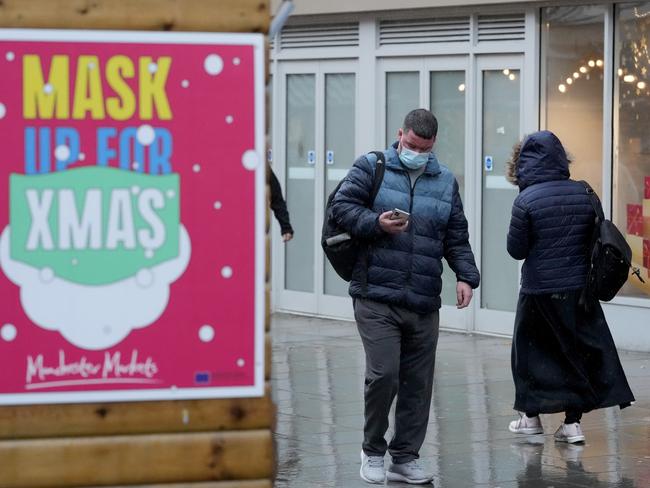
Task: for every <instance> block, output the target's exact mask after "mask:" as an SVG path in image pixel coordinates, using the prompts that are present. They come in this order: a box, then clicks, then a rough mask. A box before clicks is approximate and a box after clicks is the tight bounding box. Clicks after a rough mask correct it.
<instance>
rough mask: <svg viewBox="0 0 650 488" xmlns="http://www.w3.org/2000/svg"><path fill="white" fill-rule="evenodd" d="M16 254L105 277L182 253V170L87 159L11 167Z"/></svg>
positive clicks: (78, 277) (82, 276)
mask: <svg viewBox="0 0 650 488" xmlns="http://www.w3.org/2000/svg"><path fill="white" fill-rule="evenodd" d="M9 186H10V225H11V257H12V258H13V259H14V260H16V261H21V262H23V263H25V264H28V265H30V266H33V267H36V268H39V269H42V268H50V269H51V270H52V271H53V272H54V274H55V275H56V276H58V277H60V278H63V279H66V280H68V281H71V282H74V283H78V284H85V285H104V284H107V283H114V282H116V281H119V280H122V279H124V278H128V277H130V276H133V275H135V274H136V273H137V272H138V270H140V269H142V268H149V267H152V266H155V265H156V264H159V263H162V262H165V261H168V260H170V259H173V258H175V257H177V256H178V252H179V250H178V233H179V224H180V220H179V206H180V205H179V200H180V194H179V176H178V175H177V174H170V175H162V176H160V175H156V176H151V175H146V174H140V173H133V172H130V171H124V170H120V169H116V168H105V167H83V168H76V169H70V170H67V171H64V172H59V173H51V174H44V175H36V176H33V175H31V176H26V175H19V174H12V175H11V176H10V178H9Z"/></svg>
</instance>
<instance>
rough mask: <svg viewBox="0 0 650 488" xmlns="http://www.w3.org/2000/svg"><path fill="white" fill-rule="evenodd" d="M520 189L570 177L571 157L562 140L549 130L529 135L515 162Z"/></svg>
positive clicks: (515, 172)
mask: <svg viewBox="0 0 650 488" xmlns="http://www.w3.org/2000/svg"><path fill="white" fill-rule="evenodd" d="M514 164H515V166H516V168H515V171H514V174H515V175H516V177H517V184H518V185H519V189H520V190H523V189H524V188H527V187H529V186H531V185H535V184H537V183H543V182H545V181H555V180H567V179H569V176H570V173H569V159H568V158H567V155H566V152H565V151H564V147H563V146H562V143H561V142H560V140H559V139H558V138H557V137H556V135H555V134H553V133H552V132H550V131H548V130H543V131H540V132H535V133H533V134H531V135H529V136H528V137H527V138H526V139H525V140H524V142H523V144H522V145H521V151H520V153H519V159H518V160H517V161H515V162H514Z"/></svg>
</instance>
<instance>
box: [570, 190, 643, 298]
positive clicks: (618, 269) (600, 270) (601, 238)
mask: <svg viewBox="0 0 650 488" xmlns="http://www.w3.org/2000/svg"><path fill="white" fill-rule="evenodd" d="M581 183H582V184H583V185H584V186H585V189H586V190H587V194H588V195H589V200H590V201H591V205H592V207H593V208H594V211H595V212H596V223H595V226H594V231H593V234H592V238H591V243H590V247H589V250H588V254H587V266H588V270H587V286H586V289H585V291H586V293H587V294H588V295H590V296H591V297H592V298H597V299H598V300H602V301H605V302H608V301H610V300H611V299H612V298H614V297H615V296H616V294H617V293H618V291H619V290H620V289H621V287H622V286H623V285H624V284H625V282H626V281H627V279H628V277H629V275H630V267H631V266H632V249H631V248H630V245H629V244H628V243H627V241H626V240H625V237H624V236H623V234H621V232H620V231H619V230H618V228H617V227H616V226H615V225H614V223H613V222H612V221H611V220H607V219H606V218H605V215H604V213H603V207H602V205H601V204H600V200H599V199H598V195H596V192H595V191H594V190H593V188H591V186H590V185H589V183H587V182H586V181H581ZM632 274H634V275H636V277H637V278H639V280H641V282H642V283H645V281H644V280H643V278H641V274H640V273H639V269H638V268H633V269H632Z"/></svg>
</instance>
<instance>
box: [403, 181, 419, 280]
mask: <svg viewBox="0 0 650 488" xmlns="http://www.w3.org/2000/svg"><path fill="white" fill-rule="evenodd" d="M423 174H424V173H422V174H420V175H419V176H418V177H417V178H415V181H414V182H413V184H412V185H411V175H410V174H408V173H407V174H406V177H407V178H408V180H409V181H408V182H409V186H410V187H411V200H410V201H409V214H411V215H413V198H414V192H415V185H417V184H418V180H419V179H420V178H422V175H423ZM410 224H411V225H410V226H409V227H410V228H409V229H408V232H409V233H410V232H412V227H411V226H412V225H413V222H411V223H410ZM412 268H413V237H411V252H410V253H409V267H408V271H407V275H406V285H407V286H409V285H410V284H411V269H412ZM404 288H405V290H406V287H404Z"/></svg>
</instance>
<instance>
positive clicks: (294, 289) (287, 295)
mask: <svg viewBox="0 0 650 488" xmlns="http://www.w3.org/2000/svg"><path fill="white" fill-rule="evenodd" d="M279 74H280V76H279V78H280V80H279V81H280V82H281V84H282V85H281V86H280V87H279V89H280V97H279V100H280V103H279V107H277V110H279V113H278V115H279V117H278V118H276V119H275V121H276V124H275V126H276V127H277V128H278V129H279V131H278V132H279V133H278V134H277V136H276V137H277V139H276V146H279V147H277V149H276V150H275V151H274V159H275V162H274V163H273V165H274V170H276V171H278V170H281V171H280V173H281V174H282V175H283V179H281V181H283V182H284V188H285V191H286V197H287V208H288V210H289V215H290V217H291V223H292V225H293V228H294V231H295V234H294V238H293V240H291V241H289V242H288V243H286V245H281V243H280V244H277V243H274V250H275V252H274V266H273V275H274V281H273V282H274V289H275V290H276V293H277V294H276V304H277V308H279V309H281V310H287V311H294V312H304V313H309V314H316V315H323V316H331V317H341V318H352V303H351V299H350V297H349V295H348V293H347V289H348V284H347V283H346V282H344V281H343V280H342V279H340V278H339V277H338V275H337V274H336V273H335V272H334V270H333V269H332V267H331V265H330V264H329V262H328V261H327V259H325V256H324V254H323V252H322V249H321V246H320V233H321V227H322V223H323V214H324V210H325V202H326V201H327V197H328V195H329V194H330V193H331V192H332V191H333V190H334V188H335V187H336V185H337V184H338V182H339V181H340V180H341V179H342V178H343V177H344V176H345V175H346V174H347V171H348V170H349V168H350V167H351V166H352V163H353V162H354V159H355V157H356V156H357V153H358V151H359V149H358V148H357V147H355V141H356V137H355V131H356V127H357V121H356V117H357V114H356V100H357V75H356V62H354V61H350V62H347V61H332V62H329V61H317V62H300V63H284V64H282V65H281V67H280V69H279ZM278 141H280V143H279V144H277V142H278Z"/></svg>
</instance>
